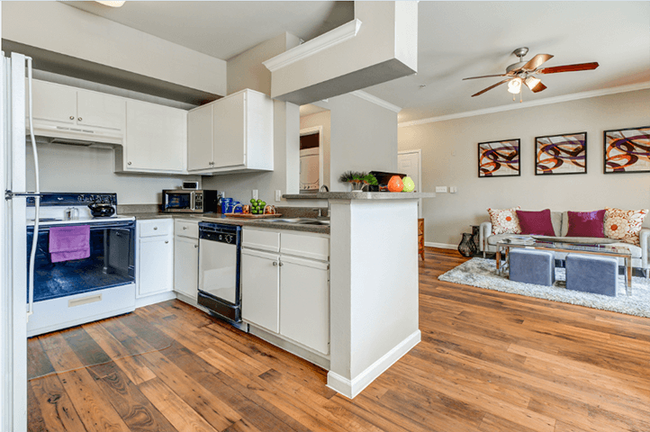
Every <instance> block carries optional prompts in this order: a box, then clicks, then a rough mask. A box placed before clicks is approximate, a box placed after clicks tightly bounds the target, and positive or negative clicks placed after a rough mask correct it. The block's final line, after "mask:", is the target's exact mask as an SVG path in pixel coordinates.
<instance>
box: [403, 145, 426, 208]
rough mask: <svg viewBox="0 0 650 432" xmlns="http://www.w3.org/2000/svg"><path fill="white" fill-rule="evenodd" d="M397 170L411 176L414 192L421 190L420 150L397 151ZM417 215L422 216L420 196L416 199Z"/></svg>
mask: <svg viewBox="0 0 650 432" xmlns="http://www.w3.org/2000/svg"><path fill="white" fill-rule="evenodd" d="M397 172H400V173H404V174H406V175H407V176H409V177H411V179H413V183H415V192H422V150H419V149H418V150H404V151H400V152H398V153H397ZM418 217H419V218H421V217H422V198H420V199H419V200H418Z"/></svg>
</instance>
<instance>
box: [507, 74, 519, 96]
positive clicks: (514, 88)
mask: <svg viewBox="0 0 650 432" xmlns="http://www.w3.org/2000/svg"><path fill="white" fill-rule="evenodd" d="M508 92H510V93H512V94H518V93H521V78H514V79H511V80H510V82H508Z"/></svg>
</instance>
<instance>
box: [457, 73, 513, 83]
mask: <svg viewBox="0 0 650 432" xmlns="http://www.w3.org/2000/svg"><path fill="white" fill-rule="evenodd" d="M509 75H511V74H509V73H508V74H497V75H482V76H475V77H469V78H463V81H465V80H469V79H476V78H494V77H502V76H509Z"/></svg>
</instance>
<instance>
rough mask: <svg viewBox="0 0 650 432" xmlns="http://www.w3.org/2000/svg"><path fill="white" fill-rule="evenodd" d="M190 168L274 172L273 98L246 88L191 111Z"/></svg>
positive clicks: (211, 171)
mask: <svg viewBox="0 0 650 432" xmlns="http://www.w3.org/2000/svg"><path fill="white" fill-rule="evenodd" d="M187 150H188V171H189V172H190V173H205V174H219V173H228V172H245V171H273V101H272V100H271V99H270V98H269V97H268V96H266V95H265V94H263V93H259V92H256V91H254V90H250V89H246V90H242V91H240V92H237V93H234V94H232V95H229V96H227V97H224V98H222V99H219V100H217V101H214V102H212V103H210V104H208V105H204V106H201V107H199V108H196V109H194V110H192V111H190V114H189V115H188V149H187Z"/></svg>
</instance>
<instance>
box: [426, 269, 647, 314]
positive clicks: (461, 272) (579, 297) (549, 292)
mask: <svg viewBox="0 0 650 432" xmlns="http://www.w3.org/2000/svg"><path fill="white" fill-rule="evenodd" d="M565 276H566V273H565V269H563V268H556V269H555V279H556V282H555V285H554V286H552V287H546V286H542V285H532V284H526V283H521V282H513V281H511V280H510V279H508V276H507V275H505V276H498V275H497V273H496V261H495V260H491V259H484V258H472V259H471V260H469V261H466V262H464V263H463V264H461V265H459V266H457V267H455V268H453V269H451V270H449V271H448V272H447V273H445V274H443V275H440V276H439V277H438V279H440V280H442V281H445V282H453V283H458V284H463V285H471V286H474V287H478V288H486V289H491V290H495V291H502V292H507V293H511V294H521V295H525V296H528V297H537V298H541V299H546V300H552V301H557V302H562V303H570V304H575V305H581V306H587V307H590V308H595V309H602V310H608V311H613V312H620V313H624V314H628V315H636V316H640V317H646V318H650V279H647V278H644V277H632V295H631V296H630V297H628V296H627V295H626V294H625V280H624V276H623V275H619V277H618V287H617V290H616V297H609V296H605V295H601V294H591V293H583V292H579V291H571V290H567V289H566V288H565V285H566V283H565V281H566V277H565Z"/></svg>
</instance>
